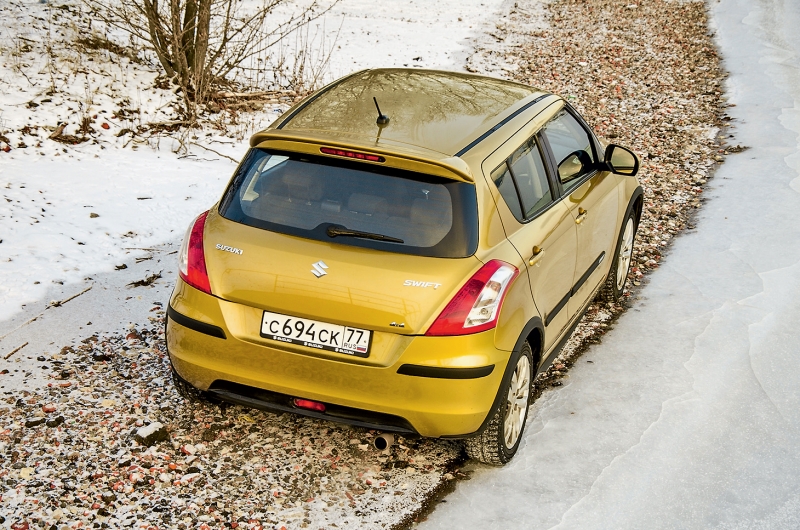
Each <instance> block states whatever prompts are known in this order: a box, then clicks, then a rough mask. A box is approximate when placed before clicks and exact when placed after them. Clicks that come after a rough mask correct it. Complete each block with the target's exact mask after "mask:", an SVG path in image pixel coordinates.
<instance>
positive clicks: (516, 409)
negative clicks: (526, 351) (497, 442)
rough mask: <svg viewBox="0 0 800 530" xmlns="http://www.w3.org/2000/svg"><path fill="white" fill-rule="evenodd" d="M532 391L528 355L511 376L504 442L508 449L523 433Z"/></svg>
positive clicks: (504, 421)
mask: <svg viewBox="0 0 800 530" xmlns="http://www.w3.org/2000/svg"><path fill="white" fill-rule="evenodd" d="M530 389H531V364H530V361H529V360H528V357H527V356H526V355H521V356H520V358H519V360H518V361H517V366H516V367H515V368H514V374H513V375H512V376H511V383H510V385H509V387H508V396H507V397H506V401H507V403H506V415H505V418H504V419H503V440H504V442H505V444H506V447H507V448H508V449H511V448H512V447H514V445H515V444H516V443H517V439H518V438H519V435H520V434H521V433H522V428H523V427H524V422H525V418H526V417H527V412H528V396H529V394H530Z"/></svg>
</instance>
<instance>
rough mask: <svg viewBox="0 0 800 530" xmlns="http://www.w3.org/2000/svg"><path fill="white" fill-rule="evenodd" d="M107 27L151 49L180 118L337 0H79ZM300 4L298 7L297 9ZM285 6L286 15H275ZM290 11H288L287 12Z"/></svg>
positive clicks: (192, 112) (194, 115)
mask: <svg viewBox="0 0 800 530" xmlns="http://www.w3.org/2000/svg"><path fill="white" fill-rule="evenodd" d="M84 1H85V2H86V3H87V4H89V5H90V6H91V7H93V8H95V12H96V13H97V14H98V15H99V16H100V17H101V18H102V19H103V21H104V22H106V23H107V24H109V25H112V26H116V27H118V28H120V29H122V30H124V31H126V32H128V33H130V34H131V35H133V36H135V37H137V38H139V39H141V40H143V41H145V42H147V43H149V44H150V46H152V48H153V50H154V52H155V54H156V57H158V61H159V63H160V64H161V67H162V68H163V70H164V73H165V74H166V75H167V77H168V78H169V79H171V80H172V81H173V82H174V83H175V84H176V85H177V86H179V87H180V88H181V91H182V95H183V104H184V105H183V106H184V113H185V118H186V119H187V120H189V121H194V120H195V119H196V118H197V112H198V105H199V104H202V103H204V102H206V101H207V100H208V99H209V96H211V95H212V94H213V93H214V92H215V91H216V90H218V89H219V88H220V87H224V86H226V85H229V84H230V83H231V81H232V79H231V74H232V73H233V72H234V71H235V70H236V69H237V68H239V67H240V65H242V63H243V61H245V60H246V59H249V58H251V57H253V56H256V55H263V54H265V53H269V49H270V48H271V47H272V46H274V45H275V44H277V43H278V42H280V41H281V39H283V38H284V37H286V36H287V35H289V34H290V33H292V32H294V31H296V30H297V29H299V28H301V27H303V26H306V25H308V24H309V23H310V22H311V21H312V20H315V19H316V18H319V17H320V16H322V15H324V14H325V13H326V12H327V11H328V10H330V8H331V7H333V5H334V4H336V3H337V2H338V1H339V0H305V1H303V0H261V3H260V5H259V4H258V3H257V2H242V1H241V0H84ZM298 4H300V5H298ZM279 6H285V7H286V9H287V14H285V15H283V16H280V15H278V14H276V10H277V8H278V7H279ZM289 8H294V12H290V11H288V10H289Z"/></svg>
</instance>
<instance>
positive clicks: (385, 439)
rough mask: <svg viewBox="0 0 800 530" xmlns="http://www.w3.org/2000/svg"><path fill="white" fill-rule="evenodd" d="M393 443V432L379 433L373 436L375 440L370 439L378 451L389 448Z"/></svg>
mask: <svg viewBox="0 0 800 530" xmlns="http://www.w3.org/2000/svg"><path fill="white" fill-rule="evenodd" d="M393 443H394V434H379V435H378V436H376V437H375V440H373V441H372V444H373V445H374V446H375V449H377V450H378V451H385V450H386V449H389V448H390V447H391V446H392V444H393Z"/></svg>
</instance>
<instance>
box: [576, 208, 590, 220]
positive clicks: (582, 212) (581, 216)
mask: <svg viewBox="0 0 800 530" xmlns="http://www.w3.org/2000/svg"><path fill="white" fill-rule="evenodd" d="M588 213H589V212H587V211H586V210H584V209H583V208H578V217H576V218H575V224H581V223H582V222H583V221H584V219H586V214H588Z"/></svg>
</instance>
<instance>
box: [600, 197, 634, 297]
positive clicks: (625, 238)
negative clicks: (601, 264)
mask: <svg viewBox="0 0 800 530" xmlns="http://www.w3.org/2000/svg"><path fill="white" fill-rule="evenodd" d="M634 216H635V213H634V212H633V211H631V213H630V214H628V217H627V218H626V219H625V224H624V225H623V228H622V233H621V234H620V235H619V241H617V248H616V252H615V253H614V261H613V262H612V263H611V271H610V272H609V273H608V279H606V284H605V285H604V286H603V290H602V292H601V296H602V298H603V299H604V300H606V301H607V302H619V300H620V298H622V293H623V292H624V291H625V280H627V279H628V271H629V270H630V268H631V258H632V257H633V238H634V236H635V235H636V219H635V217H634Z"/></svg>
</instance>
